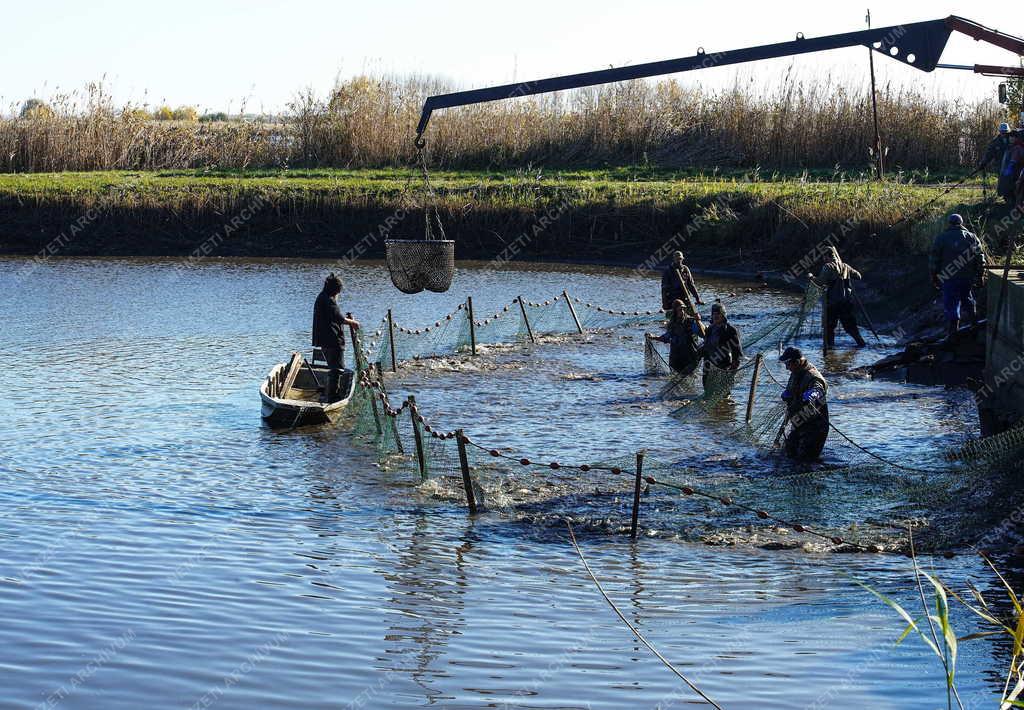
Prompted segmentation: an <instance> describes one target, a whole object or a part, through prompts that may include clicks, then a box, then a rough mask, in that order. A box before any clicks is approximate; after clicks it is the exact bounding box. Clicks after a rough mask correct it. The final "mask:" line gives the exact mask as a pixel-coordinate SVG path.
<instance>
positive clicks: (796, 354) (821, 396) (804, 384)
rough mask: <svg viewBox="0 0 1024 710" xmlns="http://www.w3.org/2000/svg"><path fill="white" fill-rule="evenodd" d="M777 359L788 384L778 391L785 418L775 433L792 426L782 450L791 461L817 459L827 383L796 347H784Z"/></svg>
mask: <svg viewBox="0 0 1024 710" xmlns="http://www.w3.org/2000/svg"><path fill="white" fill-rule="evenodd" d="M779 361H780V362H783V363H785V365H786V369H787V370H789V383H788V384H787V385H786V389H785V390H784V391H783V392H782V401H783V402H785V403H786V420H785V421H784V422H783V424H782V430H780V431H779V435H780V436H781V435H782V434H783V432H784V431H785V428H786V425H787V424H791V425H792V429H791V430H790V432H789V434H788V435H786V441H785V444H784V446H783V450H784V451H785V452H786V456H788V457H789V458H791V459H793V460H795V461H803V462H811V461H817V460H818V457H820V456H821V450H822V449H823V448H825V439H827V438H828V428H829V420H828V402H827V401H826V397H827V395H828V384H827V383H826V382H825V378H824V377H822V376H821V373H820V372H818V369H817V368H816V367H815V366H814V365H812V364H811V363H810V362H808V361H807V358H805V357H804V354H803V352H801V351H800V349H799V348H792V347H791V348H786V351H785V352H784V353H782V357H781V358H779Z"/></svg>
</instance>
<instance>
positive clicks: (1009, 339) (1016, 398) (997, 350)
mask: <svg viewBox="0 0 1024 710" xmlns="http://www.w3.org/2000/svg"><path fill="white" fill-rule="evenodd" d="M1001 295H1002V298H1000V296H1001ZM1001 300H1002V301H1003V303H1002V306H1001V307H1000V301H1001ZM987 342H988V347H987V348H986V355H985V388H986V391H985V394H986V395H987V397H986V398H987V399H988V404H989V406H991V408H992V409H993V412H994V414H995V415H996V417H998V419H1000V420H1001V421H1002V423H1003V424H1004V425H1006V424H1009V423H1012V422H1016V421H1018V420H1019V419H1021V418H1022V417H1024V269H1011V270H1010V272H1009V278H1008V279H1007V280H1006V281H1005V283H1004V280H1003V270H1002V269H990V270H989V274H988V338H987Z"/></svg>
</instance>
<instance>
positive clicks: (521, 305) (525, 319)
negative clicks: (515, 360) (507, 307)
mask: <svg viewBox="0 0 1024 710" xmlns="http://www.w3.org/2000/svg"><path fill="white" fill-rule="evenodd" d="M518 301H519V310H521V311H522V312H523V322H524V323H526V334H527V335H529V336H530V342H531V343H536V342H537V339H536V338H534V337H533V328H531V327H530V319H529V318H528V317H527V316H526V301H524V300H523V297H522V296H520V297H519V298H518Z"/></svg>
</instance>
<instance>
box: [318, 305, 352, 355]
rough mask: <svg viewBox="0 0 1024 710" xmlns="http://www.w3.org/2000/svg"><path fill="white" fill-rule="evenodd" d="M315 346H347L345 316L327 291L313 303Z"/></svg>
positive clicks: (341, 347)
mask: <svg viewBox="0 0 1024 710" xmlns="http://www.w3.org/2000/svg"><path fill="white" fill-rule="evenodd" d="M313 347H316V348H339V349H344V348H345V317H344V316H343V315H341V308H339V307H338V303H337V301H335V300H334V299H333V298H331V296H330V294H328V293H327V292H326V291H321V292H320V295H319V296H317V297H316V303H315V304H314V305H313Z"/></svg>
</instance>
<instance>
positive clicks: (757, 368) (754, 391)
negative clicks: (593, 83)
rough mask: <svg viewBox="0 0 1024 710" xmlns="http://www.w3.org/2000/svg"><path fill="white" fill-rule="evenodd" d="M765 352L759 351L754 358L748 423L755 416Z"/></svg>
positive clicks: (748, 403) (748, 401) (748, 396)
mask: <svg viewBox="0 0 1024 710" xmlns="http://www.w3.org/2000/svg"><path fill="white" fill-rule="evenodd" d="M763 361H764V353H758V354H757V357H756V358H755V359H754V374H753V375H752V376H751V377H750V394H749V395H747V424H750V420H751V419H753V417H754V396H755V395H756V394H757V379H758V377H760V376H761V363H762V362H763Z"/></svg>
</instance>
